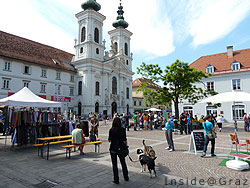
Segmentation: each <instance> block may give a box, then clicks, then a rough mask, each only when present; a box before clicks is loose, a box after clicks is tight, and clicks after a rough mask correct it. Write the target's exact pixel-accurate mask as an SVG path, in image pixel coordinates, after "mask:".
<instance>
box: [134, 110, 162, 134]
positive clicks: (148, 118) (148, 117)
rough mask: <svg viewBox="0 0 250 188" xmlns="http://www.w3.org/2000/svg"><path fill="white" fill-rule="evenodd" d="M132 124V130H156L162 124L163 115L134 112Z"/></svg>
mask: <svg viewBox="0 0 250 188" xmlns="http://www.w3.org/2000/svg"><path fill="white" fill-rule="evenodd" d="M133 122H134V130H135V131H137V130H141V129H146V130H148V129H150V130H153V128H154V129H158V127H160V126H162V122H163V115H162V113H157V112H155V113H153V112H151V113H138V112H135V113H134V115H133Z"/></svg>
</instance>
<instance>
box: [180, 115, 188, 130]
mask: <svg viewBox="0 0 250 188" xmlns="http://www.w3.org/2000/svg"><path fill="white" fill-rule="evenodd" d="M186 120H187V117H186V115H185V113H182V114H181V116H180V124H181V127H180V132H181V134H183V131H184V132H185V133H186V134H187V126H186Z"/></svg>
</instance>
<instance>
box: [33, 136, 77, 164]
mask: <svg viewBox="0 0 250 188" xmlns="http://www.w3.org/2000/svg"><path fill="white" fill-rule="evenodd" d="M67 138H72V135H65V136H52V137H44V138H37V140H38V141H39V142H42V150H41V157H42V158H43V148H44V145H48V147H47V160H49V145H50V143H51V142H52V141H53V144H57V143H62V142H61V141H57V142H54V140H60V139H67Z"/></svg>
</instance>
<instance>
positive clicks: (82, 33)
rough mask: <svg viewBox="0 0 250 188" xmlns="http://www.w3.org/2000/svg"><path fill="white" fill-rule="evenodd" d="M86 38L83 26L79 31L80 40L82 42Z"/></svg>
mask: <svg viewBox="0 0 250 188" xmlns="http://www.w3.org/2000/svg"><path fill="white" fill-rule="evenodd" d="M85 39H86V28H85V27H83V28H82V31H81V42H84V41H85Z"/></svg>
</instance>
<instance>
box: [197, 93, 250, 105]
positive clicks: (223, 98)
mask: <svg viewBox="0 0 250 188" xmlns="http://www.w3.org/2000/svg"><path fill="white" fill-rule="evenodd" d="M242 101H250V93H246V92H243V91H231V92H226V93H219V94H217V95H214V96H211V97H208V98H206V99H204V100H202V101H200V103H208V102H211V103H222V102H242Z"/></svg>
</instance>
